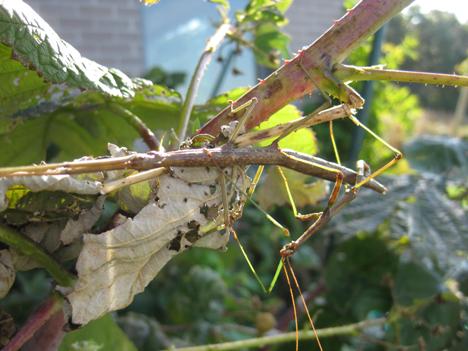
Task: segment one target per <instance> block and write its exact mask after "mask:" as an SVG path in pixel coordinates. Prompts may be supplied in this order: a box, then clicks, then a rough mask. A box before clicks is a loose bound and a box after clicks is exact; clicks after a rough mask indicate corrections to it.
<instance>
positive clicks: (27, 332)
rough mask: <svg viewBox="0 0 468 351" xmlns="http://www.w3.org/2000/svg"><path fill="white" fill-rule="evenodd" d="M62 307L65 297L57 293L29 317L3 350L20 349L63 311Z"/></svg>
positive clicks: (14, 350) (13, 350) (12, 350)
mask: <svg viewBox="0 0 468 351" xmlns="http://www.w3.org/2000/svg"><path fill="white" fill-rule="evenodd" d="M62 307H63V298H62V297H60V296H59V295H57V294H54V295H52V296H51V297H50V298H49V299H47V300H46V301H45V302H44V303H43V304H42V305H41V306H40V307H39V308H38V309H37V311H35V312H34V313H33V314H32V315H31V316H30V317H29V318H28V320H27V321H26V323H25V325H24V326H23V327H22V328H21V329H20V330H19V331H18V332H17V333H16V334H15V336H14V337H13V338H12V339H11V340H10V342H9V343H8V344H7V345H6V346H5V347H4V348H3V349H2V351H16V350H19V349H20V348H21V347H22V346H23V345H24V344H25V343H26V342H27V341H28V340H30V339H31V338H32V337H33V336H34V334H35V333H36V332H38V331H39V330H40V329H41V328H42V327H44V326H45V325H46V323H47V322H48V321H49V320H50V319H51V318H52V317H54V316H55V315H56V314H58V313H62ZM59 322H60V321H59ZM59 324H60V323H59ZM62 325H63V324H62Z"/></svg>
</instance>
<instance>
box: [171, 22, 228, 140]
mask: <svg viewBox="0 0 468 351" xmlns="http://www.w3.org/2000/svg"><path fill="white" fill-rule="evenodd" d="M230 30H231V25H230V24H229V23H223V24H221V26H219V28H218V29H217V30H216V32H215V34H214V35H213V36H212V37H211V38H210V39H209V40H208V42H207V43H206V46H205V50H204V51H203V53H202V55H201V57H200V59H199V61H198V64H197V67H196V68H195V72H194V73H193V76H192V79H191V81H190V85H189V87H188V90H187V96H186V97H185V101H184V105H183V106H182V111H181V113H180V120H179V135H178V138H179V144H180V143H181V142H182V141H184V139H185V136H186V134H187V127H188V123H189V121H190V114H191V113H192V107H193V103H194V101H195V98H196V97H197V93H198V88H199V87H200V82H201V80H202V78H203V75H204V74H205V70H206V67H207V66H208V64H209V63H210V61H211V57H212V56H213V53H214V52H215V51H216V49H217V48H218V46H219V45H220V44H221V42H222V41H223V39H224V37H225V36H226V34H227V33H228V32H229V31H230Z"/></svg>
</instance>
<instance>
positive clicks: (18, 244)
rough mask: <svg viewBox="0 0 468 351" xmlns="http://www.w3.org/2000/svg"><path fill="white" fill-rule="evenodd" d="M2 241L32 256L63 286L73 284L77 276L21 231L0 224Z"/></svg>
mask: <svg viewBox="0 0 468 351" xmlns="http://www.w3.org/2000/svg"><path fill="white" fill-rule="evenodd" d="M0 241H1V242H2V243H5V244H7V245H8V246H10V247H12V248H13V249H15V250H17V251H18V252H19V253H21V254H23V255H25V256H28V257H30V258H31V259H33V260H34V261H35V262H37V263H38V264H39V265H40V266H41V267H43V268H44V269H45V270H47V271H48V272H49V274H50V275H51V276H52V277H53V278H54V279H55V281H56V282H57V283H59V284H60V285H61V286H67V287H68V286H72V285H73V283H74V281H75V276H74V275H73V274H71V273H70V272H68V271H67V270H66V269H65V268H64V267H62V266H61V265H60V264H59V263H58V262H57V261H56V260H55V259H54V258H53V257H52V256H50V255H49V254H48V253H47V252H46V251H45V250H44V249H43V248H41V247H40V246H39V245H37V244H36V243H35V242H34V241H32V240H31V239H29V238H27V237H25V236H24V235H22V234H21V233H19V232H17V231H15V230H13V229H11V228H9V227H7V226H4V225H0Z"/></svg>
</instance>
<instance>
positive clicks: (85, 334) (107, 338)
mask: <svg viewBox="0 0 468 351" xmlns="http://www.w3.org/2000/svg"><path fill="white" fill-rule="evenodd" d="M59 350H60V351H94V350H96V351H137V349H136V347H135V346H134V345H133V344H132V342H131V341H130V340H129V339H128V338H127V336H126V335H125V334H124V332H123V331H122V330H121V329H120V328H119V327H118V326H117V324H116V323H115V322H114V320H113V319H112V317H111V316H110V315H106V316H104V317H102V318H100V319H98V320H95V321H92V322H90V323H89V324H87V325H86V326H84V327H82V328H81V329H79V330H75V331H73V332H71V333H68V334H67V335H66V336H65V338H64V339H63V341H62V344H61V345H60V348H59Z"/></svg>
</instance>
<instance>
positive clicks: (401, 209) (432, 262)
mask: <svg viewBox="0 0 468 351" xmlns="http://www.w3.org/2000/svg"><path fill="white" fill-rule="evenodd" d="M384 184H385V185H386V186H387V187H388V188H389V189H390V191H389V192H388V194H386V195H379V194H375V193H373V192H371V191H367V190H364V189H363V190H361V192H360V194H359V196H358V198H357V199H356V200H355V201H354V202H353V203H352V204H351V205H349V206H348V207H346V208H344V209H343V210H342V212H341V213H340V214H338V215H337V216H336V217H335V218H334V220H333V221H332V222H331V223H330V225H329V226H328V227H327V228H326V229H325V231H326V232H335V233H336V232H338V233H340V234H342V237H343V238H349V237H350V236H353V235H355V234H356V233H358V232H362V231H366V232H372V231H375V230H376V229H377V228H378V226H379V225H381V224H382V223H384V221H386V220H388V221H389V224H390V235H391V236H392V237H394V238H395V239H398V240H399V243H400V244H404V246H405V247H406V248H407V249H408V250H409V254H410V255H411V256H412V257H413V258H414V259H415V260H418V262H423V263H424V264H425V265H428V266H430V267H431V269H435V270H439V271H442V272H445V273H446V274H449V275H451V274H453V273H454V270H455V268H456V267H457V266H459V265H460V264H461V263H462V262H466V260H467V257H468V216H467V214H466V210H465V209H463V208H461V207H460V206H459V205H458V204H457V203H456V202H453V201H450V200H449V199H448V198H447V196H446V195H445V194H444V193H443V192H441V191H440V190H439V188H438V184H437V182H436V181H434V180H431V179H427V178H423V177H414V176H412V177H409V176H400V177H388V178H386V180H385V181H384ZM402 238H403V239H404V240H403V241H401V240H400V239H402Z"/></svg>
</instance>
